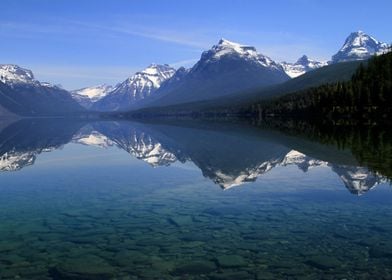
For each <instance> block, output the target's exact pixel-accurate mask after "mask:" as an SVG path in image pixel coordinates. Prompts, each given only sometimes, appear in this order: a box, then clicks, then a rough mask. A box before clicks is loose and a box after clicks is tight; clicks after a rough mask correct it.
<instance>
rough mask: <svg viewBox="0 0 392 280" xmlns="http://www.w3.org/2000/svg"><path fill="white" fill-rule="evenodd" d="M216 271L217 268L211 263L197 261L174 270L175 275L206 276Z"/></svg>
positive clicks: (181, 265)
mask: <svg viewBox="0 0 392 280" xmlns="http://www.w3.org/2000/svg"><path fill="white" fill-rule="evenodd" d="M215 269H216V266H215V264H214V263H213V262H211V261H195V262H191V263H184V264H180V265H178V266H177V267H176V268H175V270H174V274H176V275H184V274H205V273H209V272H212V271H214V270H215Z"/></svg>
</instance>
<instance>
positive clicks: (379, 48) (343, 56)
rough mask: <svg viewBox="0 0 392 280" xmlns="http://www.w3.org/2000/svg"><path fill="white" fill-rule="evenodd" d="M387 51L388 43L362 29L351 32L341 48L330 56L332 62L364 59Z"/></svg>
mask: <svg viewBox="0 0 392 280" xmlns="http://www.w3.org/2000/svg"><path fill="white" fill-rule="evenodd" d="M387 51H388V45H387V44H386V43H382V42H379V41H377V40H376V39H375V38H373V37H371V36H369V35H367V34H366V33H364V32H363V31H357V32H353V33H351V34H350V35H349V36H348V37H347V39H346V41H345V42H344V44H343V46H342V48H341V49H340V50H339V51H338V52H337V53H336V54H335V55H333V56H332V63H338V62H344V61H353V60H364V59H368V58H370V57H371V56H373V55H375V54H383V53H385V52H387Z"/></svg>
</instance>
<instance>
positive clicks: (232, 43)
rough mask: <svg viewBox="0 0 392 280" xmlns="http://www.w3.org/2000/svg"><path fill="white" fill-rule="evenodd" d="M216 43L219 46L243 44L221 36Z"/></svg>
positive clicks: (239, 45) (238, 45)
mask: <svg viewBox="0 0 392 280" xmlns="http://www.w3.org/2000/svg"><path fill="white" fill-rule="evenodd" d="M218 45H220V46H235V47H242V46H243V45H241V44H239V43H236V42H233V41H229V40H227V39H225V38H221V39H220V40H219V42H218Z"/></svg>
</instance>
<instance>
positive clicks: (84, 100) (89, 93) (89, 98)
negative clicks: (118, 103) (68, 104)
mask: <svg viewBox="0 0 392 280" xmlns="http://www.w3.org/2000/svg"><path fill="white" fill-rule="evenodd" d="M113 89H114V88H113V87H112V86H110V85H106V84H102V85H98V86H93V87H85V88H81V89H77V90H73V91H71V95H72V97H73V98H74V99H75V100H76V101H77V102H78V103H79V104H80V105H82V106H83V107H85V108H87V109H88V108H90V107H91V106H93V104H94V103H95V102H97V101H98V100H100V99H102V98H104V97H105V96H106V95H108V93H109V92H111V91H113Z"/></svg>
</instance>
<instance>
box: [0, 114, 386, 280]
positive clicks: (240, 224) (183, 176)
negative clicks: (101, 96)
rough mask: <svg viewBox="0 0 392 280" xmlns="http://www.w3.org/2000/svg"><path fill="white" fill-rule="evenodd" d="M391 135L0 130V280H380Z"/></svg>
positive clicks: (126, 125) (183, 127)
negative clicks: (370, 279) (17, 279)
mask: <svg viewBox="0 0 392 280" xmlns="http://www.w3.org/2000/svg"><path fill="white" fill-rule="evenodd" d="M390 131H391V130H390V129H387V128H381V127H346V126H318V127H317V126H312V125H306V124H301V123H295V124H293V123H291V124H265V123H262V124H247V123H240V122H237V123H220V122H213V121H209V122H202V121H174V120H167V121H160V122H153V121H144V122H136V121H126V120H106V121H95V120H91V121H88V120H64V119H24V120H19V121H14V120H2V121H1V122H0V170H1V172H0V279H15V278H21V279H369V278H372V279H391V278H392V269H391V267H392V240H391V234H392V190H391V186H390V183H389V182H390V180H389V178H391V170H392V168H391V166H392V164H391V161H392V156H391V155H392V148H391V147H392V137H391V132H390Z"/></svg>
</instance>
